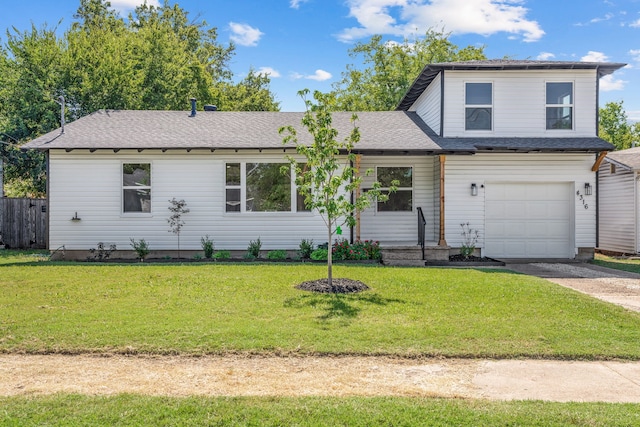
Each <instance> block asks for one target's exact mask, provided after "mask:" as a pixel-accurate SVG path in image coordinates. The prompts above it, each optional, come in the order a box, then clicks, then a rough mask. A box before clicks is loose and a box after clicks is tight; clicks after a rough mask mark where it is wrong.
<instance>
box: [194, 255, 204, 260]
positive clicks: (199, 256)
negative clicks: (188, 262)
mask: <svg viewBox="0 0 640 427" xmlns="http://www.w3.org/2000/svg"><path fill="white" fill-rule="evenodd" d="M193 259H194V260H196V261H199V260H201V259H202V255H200V254H195V255H194V256H193Z"/></svg>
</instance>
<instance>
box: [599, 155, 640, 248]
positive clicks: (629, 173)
mask: <svg viewBox="0 0 640 427" xmlns="http://www.w3.org/2000/svg"><path fill="white" fill-rule="evenodd" d="M638 172H640V147H636V148H630V149H628V150H621V151H614V152H612V153H609V154H608V155H607V157H606V158H605V160H604V162H602V164H601V165H600V169H599V171H598V194H599V201H598V214H599V215H598V235H599V239H598V248H599V249H601V250H604V251H611V252H620V253H628V254H635V253H639V252H640V239H639V237H640V236H639V233H640V211H639V210H638V196H639V195H640V192H639V191H640V188H639V187H638V178H639V175H638Z"/></svg>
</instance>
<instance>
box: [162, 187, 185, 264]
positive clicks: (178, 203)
mask: <svg viewBox="0 0 640 427" xmlns="http://www.w3.org/2000/svg"><path fill="white" fill-rule="evenodd" d="M169 203H171V204H170V205H169V212H171V215H170V216H169V219H167V222H168V223H169V232H170V233H173V234H176V235H177V236H178V258H180V230H182V227H183V226H184V224H185V222H184V221H183V220H182V215H184V214H186V213H189V209H187V208H186V206H187V202H185V201H184V200H176V198H175V197H174V198H173V199H171V200H169Z"/></svg>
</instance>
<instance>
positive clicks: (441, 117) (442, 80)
mask: <svg viewBox="0 0 640 427" xmlns="http://www.w3.org/2000/svg"><path fill="white" fill-rule="evenodd" d="M440 137H444V71H443V72H442V73H441V74H440Z"/></svg>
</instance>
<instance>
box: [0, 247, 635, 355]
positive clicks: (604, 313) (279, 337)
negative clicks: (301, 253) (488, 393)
mask: <svg viewBox="0 0 640 427" xmlns="http://www.w3.org/2000/svg"><path fill="white" fill-rule="evenodd" d="M325 273H326V270H325V267H324V266H322V265H309V264H296V265H269V264H254V265H250V264H236V265H234V264H221V265H218V264H185V265H170V264H165V265H159V264H148V265H146V264H126V265H125V264H122V265H119V264H106V265H100V264H90V263H89V264H88V263H77V264H74V263H56V262H43V261H39V258H37V255H21V256H16V255H15V254H12V253H10V252H7V253H3V254H1V255H0V352H27V353H50V352H59V353H82V352H119V353H153V354H174V353H182V354H205V353H207V354H214V353H218V354H219V353H225V352H229V351H234V352H235V351H240V352H250V353H256V352H258V353H259V352H276V353H289V352H295V353H300V354H372V355H374V354H385V355H397V356H422V355H424V356H438V355H443V356H449V357H496V358H513V357H539V358H566V359H576V358H578V359H609V358H621V359H634V360H638V359H640V346H638V342H640V315H639V314H637V313H631V312H629V311H625V310H624V309H622V308H620V307H617V306H614V305H611V304H607V303H604V302H601V301H598V300H596V299H593V298H590V297H588V296H585V295H582V294H579V293H577V292H574V291H571V290H568V289H565V288H562V287H560V286H557V285H554V284H552V283H550V282H547V281H545V280H542V279H537V278H532V277H528V276H524V275H519V274H513V273H510V272H507V271H499V270H494V271H491V270H479V269H464V270H458V269H436V268H433V269H432V268H429V269H424V268H389V267H373V266H368V267H355V266H338V267H335V268H334V274H335V276H336V277H348V278H351V279H356V280H361V281H363V282H364V283H366V284H368V285H369V286H370V287H371V288H372V290H370V291H367V292H363V293H360V294H350V295H326V294H312V293H308V292H304V291H299V290H297V289H294V286H295V285H296V284H298V283H300V282H302V281H306V280H312V279H316V278H321V277H324V275H325Z"/></svg>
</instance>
